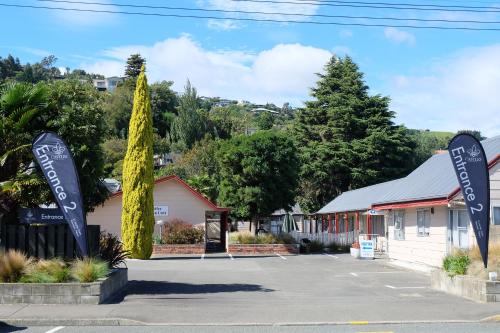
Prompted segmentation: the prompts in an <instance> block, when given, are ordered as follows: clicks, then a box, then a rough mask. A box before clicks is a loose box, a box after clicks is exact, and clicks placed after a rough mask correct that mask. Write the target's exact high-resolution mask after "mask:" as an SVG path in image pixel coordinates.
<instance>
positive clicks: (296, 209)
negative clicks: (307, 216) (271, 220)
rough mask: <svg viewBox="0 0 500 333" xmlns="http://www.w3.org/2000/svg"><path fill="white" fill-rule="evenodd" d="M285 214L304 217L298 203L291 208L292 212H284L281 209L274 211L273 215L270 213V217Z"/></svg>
mask: <svg viewBox="0 0 500 333" xmlns="http://www.w3.org/2000/svg"><path fill="white" fill-rule="evenodd" d="M286 213H292V215H304V213H302V209H301V208H300V205H299V204H298V203H296V204H295V205H294V206H293V207H292V211H288V212H287V211H286V210H284V209H283V208H282V209H278V210H276V211H274V213H272V214H271V216H281V215H285V214H286Z"/></svg>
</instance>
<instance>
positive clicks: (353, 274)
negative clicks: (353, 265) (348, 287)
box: [349, 273, 359, 277]
mask: <svg viewBox="0 0 500 333" xmlns="http://www.w3.org/2000/svg"><path fill="white" fill-rule="evenodd" d="M349 274H351V275H352V276H355V277H359V275H358V274H356V273H349Z"/></svg>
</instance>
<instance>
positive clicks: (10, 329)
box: [0, 321, 28, 333]
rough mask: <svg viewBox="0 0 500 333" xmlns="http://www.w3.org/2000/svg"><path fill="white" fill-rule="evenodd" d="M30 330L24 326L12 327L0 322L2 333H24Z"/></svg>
mask: <svg viewBox="0 0 500 333" xmlns="http://www.w3.org/2000/svg"><path fill="white" fill-rule="evenodd" d="M26 329H28V328H27V327H24V326H12V325H8V324H6V323H4V322H3V321H0V332H1V333H10V332H17V331H24V330H26Z"/></svg>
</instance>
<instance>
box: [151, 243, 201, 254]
mask: <svg viewBox="0 0 500 333" xmlns="http://www.w3.org/2000/svg"><path fill="white" fill-rule="evenodd" d="M203 253H205V244H203V243H202V244H155V245H153V254H203Z"/></svg>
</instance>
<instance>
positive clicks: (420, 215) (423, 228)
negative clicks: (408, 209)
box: [417, 209, 431, 237]
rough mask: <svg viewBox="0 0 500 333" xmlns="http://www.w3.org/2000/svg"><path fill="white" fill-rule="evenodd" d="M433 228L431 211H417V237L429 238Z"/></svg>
mask: <svg viewBox="0 0 500 333" xmlns="http://www.w3.org/2000/svg"><path fill="white" fill-rule="evenodd" d="M430 228H431V211H430V210H429V209H418V210H417V236H420V237H427V236H429V231H430Z"/></svg>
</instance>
